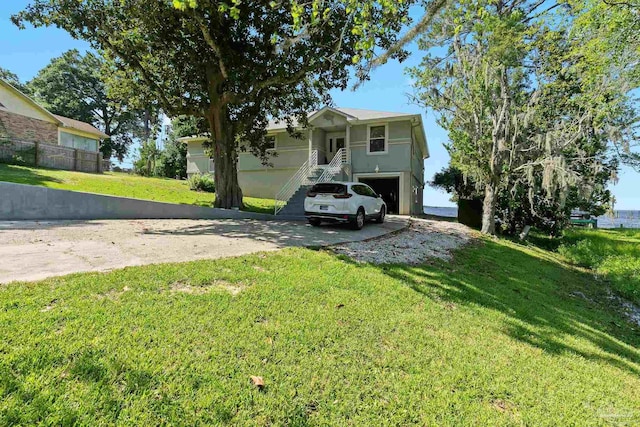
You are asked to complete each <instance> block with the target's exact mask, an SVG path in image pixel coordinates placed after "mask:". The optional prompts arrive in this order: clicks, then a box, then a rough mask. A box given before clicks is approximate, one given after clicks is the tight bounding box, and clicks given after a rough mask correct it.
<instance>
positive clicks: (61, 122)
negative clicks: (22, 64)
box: [0, 79, 109, 139]
mask: <svg viewBox="0 0 640 427" xmlns="http://www.w3.org/2000/svg"><path fill="white" fill-rule="evenodd" d="M0 86H3V87H5V88H6V89H8V90H10V91H12V92H13V93H15V94H17V95H18V96H19V97H21V98H22V99H23V100H24V101H26V102H27V103H29V104H30V105H31V106H33V107H34V108H36V109H37V110H39V111H40V112H42V113H43V114H45V115H46V116H49V117H50V118H51V119H53V121H55V122H56V123H57V124H58V126H61V127H62V128H70V129H75V130H78V131H81V132H85V133H89V134H91V135H95V136H97V137H98V138H103V139H104V138H109V135H107V134H106V133H104V132H102V131H100V130H99V129H96V128H95V127H94V126H93V125H91V124H89V123H85V122H81V121H80V120H75V119H70V118H68V117H64V116H59V115H57V114H53V113H51V112H50V111H49V110H47V109H46V108H44V107H43V106H41V105H40V104H38V103H37V102H36V101H34V100H33V99H32V98H31V97H29V96H28V95H25V94H24V93H22V92H21V91H19V90H18V89H16V88H15V87H13V86H12V85H11V84H10V83H9V82H7V81H5V80H3V79H0Z"/></svg>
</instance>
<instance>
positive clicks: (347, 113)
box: [267, 107, 419, 131]
mask: <svg viewBox="0 0 640 427" xmlns="http://www.w3.org/2000/svg"><path fill="white" fill-rule="evenodd" d="M325 111H332V112H334V113H337V114H340V115H341V116H343V117H345V118H346V119H347V120H348V121H351V122H353V121H364V120H383V119H391V118H400V117H407V118H410V117H413V116H419V114H413V113H393V112H389V111H376V110H363V109H359V108H338V107H323V108H321V109H319V110H316V111H311V112H309V113H308V114H307V120H308V121H312V120H313V119H315V118H317V117H319V116H320V115H321V114H322V113H324V112H325ZM299 125H300V123H299V122H298V121H297V120H296V119H295V118H294V119H293V127H298V126H299ZM286 128H287V122H285V121H282V120H280V121H274V120H270V121H269V124H268V125H267V130H268V131H269V130H271V131H273V130H284V129H286Z"/></svg>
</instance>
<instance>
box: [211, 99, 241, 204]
mask: <svg viewBox="0 0 640 427" xmlns="http://www.w3.org/2000/svg"><path fill="white" fill-rule="evenodd" d="M209 127H210V129H211V136H212V141H211V144H212V146H211V151H212V152H213V167H214V179H215V185H216V199H215V202H214V207H216V208H225V209H232V208H239V209H242V208H243V207H244V206H243V204H242V190H241V189H240V185H239V184H238V154H237V151H236V143H235V135H234V134H233V129H232V126H231V124H230V123H228V122H227V118H226V111H225V109H224V107H219V108H216V107H212V108H211V110H210V114H209Z"/></svg>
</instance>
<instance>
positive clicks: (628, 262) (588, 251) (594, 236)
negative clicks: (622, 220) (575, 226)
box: [558, 230, 640, 303]
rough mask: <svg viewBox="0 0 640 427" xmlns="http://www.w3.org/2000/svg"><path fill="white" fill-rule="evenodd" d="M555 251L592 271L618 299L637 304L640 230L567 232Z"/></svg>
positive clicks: (638, 299) (639, 277) (639, 278)
mask: <svg viewBox="0 0 640 427" xmlns="http://www.w3.org/2000/svg"><path fill="white" fill-rule="evenodd" d="M565 240H566V243H564V244H563V245H561V246H560V247H559V248H558V252H559V253H560V254H561V255H562V256H564V257H565V258H566V259H567V260H569V262H571V263H573V264H576V265H579V266H582V267H587V268H590V269H592V270H593V271H594V272H595V273H596V274H597V275H598V276H600V277H602V278H604V279H605V280H607V282H608V283H609V284H610V285H611V288H612V289H613V290H614V291H616V292H617V293H618V294H620V295H621V296H623V297H625V298H627V299H629V300H631V301H633V302H635V303H640V231H639V230H568V231H567V232H566V235H565Z"/></svg>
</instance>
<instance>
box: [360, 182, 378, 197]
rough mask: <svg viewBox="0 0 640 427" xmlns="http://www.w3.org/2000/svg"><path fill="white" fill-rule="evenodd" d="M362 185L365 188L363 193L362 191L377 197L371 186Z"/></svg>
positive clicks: (366, 194)
mask: <svg viewBox="0 0 640 427" xmlns="http://www.w3.org/2000/svg"><path fill="white" fill-rule="evenodd" d="M363 187H364V189H365V193H364V195H365V196H369V197H378V193H376V192H375V191H373V189H372V188H371V187H369V186H368V185H364V186H363Z"/></svg>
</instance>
